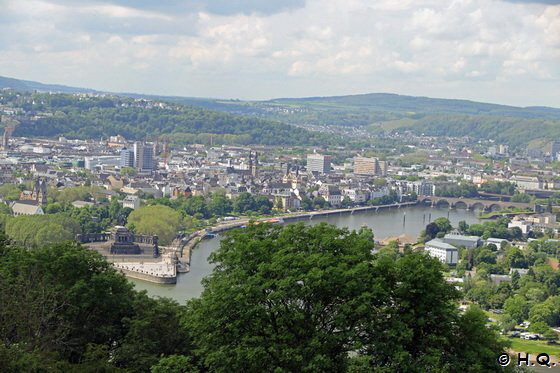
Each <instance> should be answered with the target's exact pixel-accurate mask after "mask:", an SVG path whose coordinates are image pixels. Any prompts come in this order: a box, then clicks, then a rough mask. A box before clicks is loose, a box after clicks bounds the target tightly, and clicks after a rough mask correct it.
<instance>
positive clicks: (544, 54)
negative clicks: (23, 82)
mask: <svg viewBox="0 0 560 373" xmlns="http://www.w3.org/2000/svg"><path fill="white" fill-rule="evenodd" d="M544 2H546V1H544ZM77 4H79V5H77ZM153 4H154V3H153V2H148V1H131V0H119V1H110V0H106V1H101V0H88V1H84V2H83V3H82V2H80V3H77V2H70V1H67V0H43V1H36V0H33V1H30V2H27V1H15V0H6V6H5V7H4V9H5V11H4V12H3V14H2V15H0V20H1V21H2V22H1V23H0V50H1V51H2V53H0V71H1V74H2V75H7V76H16V77H21V78H26V79H35V80H40V81H46V82H56V83H63V84H71V85H79V86H88V87H93V88H97V89H106V90H116V91H139V92H146V93H150V92H153V93H159V94H175V95H188V96H212V97H241V98H269V97H279V96H284V97H285V96H304V95H328V94H347V93H358V92H375V91H385V92H396V93H403V94H417V95H428V96H430V95H431V96H438V97H464V98H470V99H478V100H489V101H494V102H504V103H513V104H543V105H544V104H547V105H555V106H560V102H559V101H558V100H559V99H558V97H560V63H559V62H560V6H558V5H556V6H555V5H550V4H539V3H538V2H536V3H535V2H533V3H532V4H521V3H520V2H505V1H488V0H451V1H449V2H442V1H436V0H416V1H412V0H378V1H375V2H371V1H366V0H329V1H324V0H307V2H304V1H300V0H293V1H291V2H289V3H286V4H285V5H286V6H274V7H273V6H270V5H267V4H269V3H265V2H263V1H262V0H246V1H240V0H239V1H237V2H235V3H231V4H234V5H231V4H230V5H224V4H225V3H223V2H219V1H218V0H212V2H208V3H205V2H204V1H203V0H198V1H196V2H192V3H191V4H194V5H193V6H192V7H190V8H188V9H187V8H186V7H185V6H184V4H185V3H184V2H179V1H177V2H170V3H168V5H167V6H164V5H163V4H160V5H158V6H156V5H153ZM220 7H221V8H220ZM220 9H221V11H220ZM217 13H221V14H217ZM489 87H491V89H489ZM529 87H540V89H536V90H535V89H533V90H528V89H525V88H529Z"/></svg>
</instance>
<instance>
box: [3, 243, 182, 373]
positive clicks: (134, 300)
mask: <svg viewBox="0 0 560 373" xmlns="http://www.w3.org/2000/svg"><path fill="white" fill-rule="evenodd" d="M0 289H1V290H0V366H1V367H2V368H1V370H2V372H6V373H12V372H13V373H19V372H147V371H149V370H150V367H151V366H155V365H157V364H159V361H160V358H162V357H164V356H172V355H177V354H179V355H183V354H186V353H188V351H189V338H188V336H187V330H186V329H185V328H184V327H183V326H182V323H181V321H180V320H181V315H182V312H183V307H181V306H179V305H178V304H177V303H175V302H173V301H170V300H167V299H161V300H156V299H150V298H148V297H147V295H146V294H145V293H138V292H136V291H134V290H133V288H132V284H131V283H129V282H128V281H127V280H126V279H125V278H124V277H123V276H122V275H121V274H119V273H118V272H116V271H115V270H113V269H112V268H111V266H110V265H109V264H108V263H107V262H106V261H105V260H104V259H103V258H102V257H101V256H100V255H98V254H97V253H95V252H93V251H89V250H86V249H84V248H82V247H80V246H77V245H74V244H57V245H53V246H44V247H39V248H36V249H34V250H25V249H20V248H17V247H14V246H11V245H8V244H7V243H6V241H5V240H2V243H1V244H0Z"/></svg>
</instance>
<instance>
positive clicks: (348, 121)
mask: <svg viewBox="0 0 560 373" xmlns="http://www.w3.org/2000/svg"><path fill="white" fill-rule="evenodd" d="M8 87H9V88H13V89H17V90H19V91H27V92H31V91H34V90H37V91H53V92H84V93H88V92H90V93H91V92H95V91H93V90H90V89H85V88H84V89H82V88H75V87H66V86H60V85H47V84H42V83H38V82H32V81H24V80H18V79H11V78H4V77H0V88H8ZM110 97H112V98H111V99H99V101H98V102H96V103H94V104H93V105H92V102H93V101H95V100H91V99H90V100H85V101H84V100H81V101H80V102H79V103H77V102H70V103H66V104H62V105H60V102H59V103H58V105H52V107H55V108H57V109H58V115H57V116H54V117H52V118H45V119H41V120H39V121H37V122H36V123H25V124H24V125H23V126H21V127H20V128H19V129H18V132H17V133H16V134H18V133H19V134H22V135H23V134H26V135H28V134H32V133H33V134H37V135H41V136H56V135H67V136H73V137H79V138H86V137H100V136H108V135H110V134H115V131H117V130H118V131H119V133H122V134H123V135H125V136H128V137H130V138H143V137H146V136H159V135H161V134H169V133H171V134H173V136H172V138H173V139H175V140H176V141H181V142H207V141H208V140H209V138H210V135H209V134H215V135H216V136H214V137H213V140H214V142H215V143H220V142H224V143H236V144H248V143H259V144H297V145H300V144H310V145H314V144H321V143H327V144H328V143H333V141H334V140H333V139H332V138H331V137H328V138H327V137H326V136H322V135H320V134H318V133H316V132H315V133H310V132H307V131H304V130H302V129H295V128H294V127H291V126H287V125H285V124H281V123H289V124H296V125H299V126H307V125H312V126H324V125H327V126H350V127H367V128H368V129H370V130H371V131H372V132H374V133H379V132H385V133H390V132H392V131H403V130H411V131H413V132H415V133H417V134H421V133H424V134H427V135H435V136H441V135H446V136H471V137H474V138H481V139H487V138H491V139H495V140H497V141H500V142H503V143H507V144H510V145H513V146H525V145H527V144H528V143H529V142H530V141H531V140H534V139H544V140H551V139H556V138H558V136H559V135H560V109H559V108H550V107H515V106H508V105H497V104H488V103H481V102H475V101H468V100H456V99H438V98H429V97H412V96H404V95H397V94H387V93H370V94H361V95H348V96H334V97H308V98H280V99H273V100H268V101H241V100H223V99H206V98H193V97H178V96H154V95H143V94H131V93H119V94H111V95H110ZM131 99H132V100H134V99H136V100H142V99H149V100H156V101H163V102H168V103H170V104H171V105H173V106H178V107H181V109H180V110H169V109H153V110H148V111H145V110H140V109H138V108H124V107H122V106H119V105H121V104H122V102H127V101H130V100H131ZM107 100H108V101H109V102H108V101H107ZM84 105H85V106H86V107H84ZM78 109H79V110H78ZM120 131H122V132H120Z"/></svg>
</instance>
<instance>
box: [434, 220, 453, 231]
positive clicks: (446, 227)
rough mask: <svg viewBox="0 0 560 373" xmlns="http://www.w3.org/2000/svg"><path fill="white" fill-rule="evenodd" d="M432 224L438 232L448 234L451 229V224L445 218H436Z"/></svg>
mask: <svg viewBox="0 0 560 373" xmlns="http://www.w3.org/2000/svg"><path fill="white" fill-rule="evenodd" d="M434 223H436V225H437V226H438V228H439V232H444V233H448V232H449V231H451V229H453V227H452V226H451V222H450V221H449V219H447V218H437V219H436V220H434Z"/></svg>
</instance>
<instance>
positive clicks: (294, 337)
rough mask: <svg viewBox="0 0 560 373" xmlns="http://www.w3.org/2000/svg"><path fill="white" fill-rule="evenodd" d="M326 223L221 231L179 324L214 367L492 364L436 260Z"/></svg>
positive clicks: (490, 338)
mask: <svg viewBox="0 0 560 373" xmlns="http://www.w3.org/2000/svg"><path fill="white" fill-rule="evenodd" d="M372 238H373V235H372V233H371V231H369V230H367V229H362V230H360V231H359V232H356V231H352V232H351V231H349V230H347V229H339V228H336V227H334V226H331V225H327V224H319V225H315V226H305V225H303V224H294V225H288V226H286V227H281V226H270V225H258V226H250V227H249V228H247V229H245V230H236V231H232V232H230V233H229V234H228V235H227V236H226V237H225V238H224V239H223V241H222V243H221V247H220V249H219V250H218V251H217V252H216V253H214V254H213V255H212V256H211V260H212V262H214V263H215V264H216V268H215V270H214V273H213V274H212V275H211V276H210V277H209V278H207V279H206V280H205V282H204V286H205V289H204V291H203V293H202V296H201V297H200V298H199V299H194V300H192V301H190V302H189V304H188V311H187V317H186V323H187V325H188V329H189V330H190V331H191V333H192V337H193V343H194V346H195V351H194V352H195V355H196V356H197V357H198V358H199V359H200V361H201V364H202V365H203V366H204V367H205V369H208V370H209V371H212V372H230V371H239V372H263V371H265V372H345V371H348V372H372V371H375V372H395V371H401V372H466V371H468V372H491V371H502V368H501V367H499V366H498V365H497V363H496V358H497V356H498V355H499V353H500V352H501V351H503V349H504V345H503V344H502V343H501V342H500V340H499V338H498V335H497V334H496V333H495V332H494V331H493V330H490V329H487V328H486V326H485V323H486V316H485V315H484V314H483V313H482V311H481V310H479V309H475V308H473V309H470V310H469V311H467V312H466V313H464V314H460V313H459V311H458V307H457V301H458V299H459V298H460V295H459V293H458V292H457V291H456V290H455V289H454V288H453V287H452V286H451V285H449V284H447V283H446V282H445V280H444V278H443V275H442V272H441V264H440V263H439V262H438V261H437V260H436V259H433V258H430V257H428V256H426V255H424V254H422V253H418V252H414V253H407V254H404V255H399V256H397V257H396V259H395V256H393V255H386V254H373V253H372V249H373V240H372Z"/></svg>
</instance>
